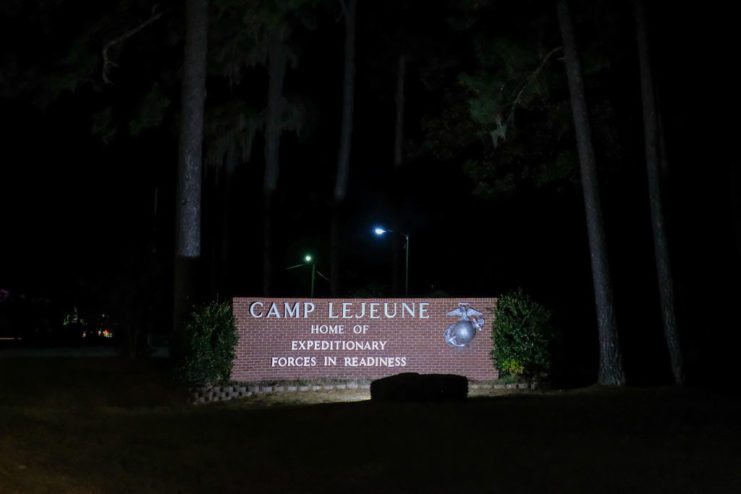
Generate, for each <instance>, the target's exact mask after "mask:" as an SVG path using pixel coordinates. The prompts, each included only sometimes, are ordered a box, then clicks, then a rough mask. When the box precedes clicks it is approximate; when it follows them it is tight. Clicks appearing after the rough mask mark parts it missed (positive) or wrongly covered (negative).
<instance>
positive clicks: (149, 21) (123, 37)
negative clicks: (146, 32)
mask: <svg viewBox="0 0 741 494" xmlns="http://www.w3.org/2000/svg"><path fill="white" fill-rule="evenodd" d="M155 9H156V6H155V7H154V8H153V9H152V16H151V17H150V18H149V19H147V20H145V21H144V22H142V23H141V24H139V25H138V26H136V27H135V28H133V29H131V30H129V31H127V32H125V33H123V34H122V35H121V36H119V37H118V38H116V39H113V40H111V41H109V42H108V43H106V44H105V46H104V47H103V70H102V74H101V75H102V77H103V81H104V82H105V83H106V84H113V82H112V81H111V80H110V78H109V77H108V72H109V71H110V69H111V67H115V66H116V64H115V63H114V62H113V61H112V60H111V59H110V57H109V56H108V51H109V50H110V49H111V48H112V47H114V46H116V45H117V44H119V43H123V42H124V41H126V40H127V39H129V38H130V37H132V36H133V35H135V34H136V33H138V32H139V31H141V30H142V29H144V28H145V27H147V26H149V25H150V24H152V23H153V22H154V21H156V20H157V19H159V18H160V17H162V14H163V12H156V13H155V12H154V10H155Z"/></svg>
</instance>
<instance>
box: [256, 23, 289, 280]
mask: <svg viewBox="0 0 741 494" xmlns="http://www.w3.org/2000/svg"><path fill="white" fill-rule="evenodd" d="M268 43H269V44H268V105H267V109H266V114H265V174H264V177H263V251H262V252H263V259H262V261H263V262H262V267H263V275H262V291H263V295H270V292H271V290H272V280H273V276H272V271H273V263H272V252H273V214H274V211H273V202H274V199H275V191H276V188H277V187H278V172H279V167H280V135H281V130H282V129H281V121H280V118H281V107H282V106H283V82H284V79H285V74H286V65H287V61H288V58H287V54H286V47H285V45H284V42H283V35H282V30H281V29H280V27H277V28H276V29H275V31H273V32H272V33H271V34H270V38H269V41H268Z"/></svg>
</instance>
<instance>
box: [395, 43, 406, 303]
mask: <svg viewBox="0 0 741 494" xmlns="http://www.w3.org/2000/svg"><path fill="white" fill-rule="evenodd" d="M405 85H406V56H405V55H399V61H398V68H397V73H396V95H395V98H394V101H395V104H396V112H395V119H394V120H395V121H394V182H393V186H392V187H393V189H392V192H393V206H394V218H393V221H392V223H393V224H392V226H391V228H392V229H393V230H394V231H397V232H398V231H400V229H399V225H400V213H399V211H400V209H401V190H400V184H399V182H400V178H401V177H400V174H401V167H402V166H403V165H404V105H405V101H404V96H405V94H404V87H405ZM392 245H393V247H392V261H391V293H392V294H393V296H394V297H398V296H399V264H400V262H401V244H400V243H399V242H393V243H392Z"/></svg>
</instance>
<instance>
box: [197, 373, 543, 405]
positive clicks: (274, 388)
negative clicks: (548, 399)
mask: <svg viewBox="0 0 741 494" xmlns="http://www.w3.org/2000/svg"><path fill="white" fill-rule="evenodd" d="M370 385H371V382H370V381H369V380H364V379H358V380H352V381H345V382H332V383H321V384H311V385H306V384H301V383H300V382H293V383H291V382H285V383H281V384H276V383H237V384H226V385H222V386H219V385H216V386H205V387H201V388H191V389H190V403H191V404H193V405H203V404H206V403H214V402H220V401H230V400H235V399H244V398H250V397H252V396H258V395H261V394H266V393H285V394H290V393H297V392H319V391H333V390H336V391H340V392H341V391H344V390H358V389H363V390H370ZM468 389H469V394H470V392H471V391H476V392H479V393H486V392H488V391H500V390H507V391H523V392H524V391H535V390H538V389H540V385H539V384H538V383H537V382H521V383H509V384H500V383H496V382H469V383H468Z"/></svg>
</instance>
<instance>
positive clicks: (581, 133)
mask: <svg viewBox="0 0 741 494" xmlns="http://www.w3.org/2000/svg"><path fill="white" fill-rule="evenodd" d="M556 6H557V12H558V23H559V26H560V28H561V36H562V38H563V44H564V56H565V64H566V76H567V79H568V84H569V93H570V94H571V109H572V112H573V116H574V130H575V133H576V144H577V149H578V153H579V163H580V167H581V181H582V189H583V193H584V208H585V210H586V219H587V234H588V237H589V252H590V257H591V261H592V282H593V285H594V296H595V305H596V309H597V325H598V330H599V350H600V351H599V356H600V358H599V383H600V384H611V385H623V384H625V373H624V371H623V363H622V354H621V351H620V344H619V341H618V332H617V324H616V321H615V310H614V305H613V296H612V280H611V279H610V270H609V266H608V261H607V241H606V239H605V231H604V224H603V219H602V209H601V206H600V199H599V183H598V181H597V166H596V164H595V157H594V147H593V144H592V130H591V127H590V123H589V113H588V111H587V101H586V95H585V91H584V80H583V78H582V71H581V62H580V61H579V55H578V51H577V48H576V37H575V35H574V26H573V24H572V21H571V14H570V13H569V7H568V3H567V1H566V0H557V2H556Z"/></svg>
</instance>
